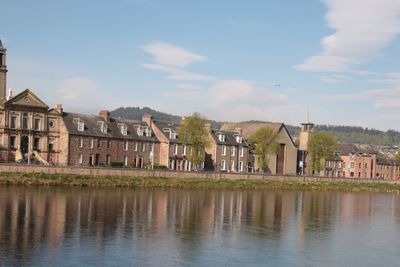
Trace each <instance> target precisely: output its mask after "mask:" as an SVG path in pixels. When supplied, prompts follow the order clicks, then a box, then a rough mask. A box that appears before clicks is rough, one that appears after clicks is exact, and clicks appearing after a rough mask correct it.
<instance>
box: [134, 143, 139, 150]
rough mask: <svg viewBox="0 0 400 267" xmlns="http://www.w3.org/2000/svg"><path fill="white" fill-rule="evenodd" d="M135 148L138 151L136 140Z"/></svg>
mask: <svg viewBox="0 0 400 267" xmlns="http://www.w3.org/2000/svg"><path fill="white" fill-rule="evenodd" d="M134 150H135V151H138V142H135V147H134Z"/></svg>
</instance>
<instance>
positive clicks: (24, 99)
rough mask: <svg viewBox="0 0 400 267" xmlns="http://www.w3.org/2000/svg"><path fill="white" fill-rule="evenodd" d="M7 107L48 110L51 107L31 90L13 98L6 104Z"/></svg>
mask: <svg viewBox="0 0 400 267" xmlns="http://www.w3.org/2000/svg"><path fill="white" fill-rule="evenodd" d="M4 105H5V106H7V107H10V106H23V107H29V108H39V109H45V110H48V109H49V107H48V106H47V104H46V103H44V102H43V101H42V100H41V99H40V98H39V97H37V96H36V95H35V94H34V93H33V92H32V91H31V90H29V89H25V90H24V91H22V92H20V93H19V94H17V95H15V96H13V97H11V98H10V99H8V100H7V101H5V102H4Z"/></svg>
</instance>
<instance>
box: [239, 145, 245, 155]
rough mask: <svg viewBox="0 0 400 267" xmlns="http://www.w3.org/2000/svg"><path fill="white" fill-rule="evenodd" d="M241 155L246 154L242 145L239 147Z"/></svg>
mask: <svg viewBox="0 0 400 267" xmlns="http://www.w3.org/2000/svg"><path fill="white" fill-rule="evenodd" d="M239 155H240V156H241V157H243V156H244V148H243V147H240V148H239Z"/></svg>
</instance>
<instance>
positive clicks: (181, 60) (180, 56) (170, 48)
mask: <svg viewBox="0 0 400 267" xmlns="http://www.w3.org/2000/svg"><path fill="white" fill-rule="evenodd" d="M143 49H144V51H146V52H147V53H149V54H151V55H153V56H154V61H155V62H156V63H158V64H160V65H166V66H172V67H187V66H189V65H190V64H191V63H193V62H196V61H200V62H202V61H206V60H207V58H206V57H205V56H202V55H198V54H195V53H192V52H189V51H187V50H185V49H184V48H182V47H178V46H175V45H172V44H168V43H164V42H153V43H151V44H148V45H145V46H143Z"/></svg>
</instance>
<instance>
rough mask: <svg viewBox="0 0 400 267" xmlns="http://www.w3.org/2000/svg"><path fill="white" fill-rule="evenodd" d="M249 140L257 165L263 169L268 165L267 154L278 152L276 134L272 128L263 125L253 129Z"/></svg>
mask: <svg viewBox="0 0 400 267" xmlns="http://www.w3.org/2000/svg"><path fill="white" fill-rule="evenodd" d="M249 141H250V143H252V145H253V146H254V153H255V155H256V156H257V163H258V165H259V166H260V168H261V169H263V170H265V169H266V168H267V166H268V155H271V154H278V152H279V143H278V135H277V134H276V133H275V132H274V130H273V129H272V128H270V127H267V126H264V127H261V128H259V129H258V130H257V131H255V132H254V133H253V134H252V135H251V136H250V138H249Z"/></svg>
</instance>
